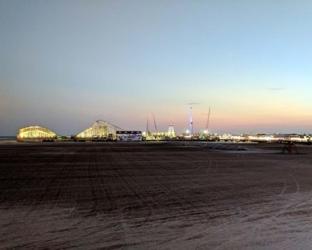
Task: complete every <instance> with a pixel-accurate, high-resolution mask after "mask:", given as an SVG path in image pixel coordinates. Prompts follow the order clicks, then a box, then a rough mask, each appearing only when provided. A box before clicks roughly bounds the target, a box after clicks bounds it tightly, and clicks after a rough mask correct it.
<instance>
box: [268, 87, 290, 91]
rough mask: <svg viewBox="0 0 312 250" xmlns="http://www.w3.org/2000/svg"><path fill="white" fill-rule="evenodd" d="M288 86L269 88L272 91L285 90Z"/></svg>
mask: <svg viewBox="0 0 312 250" xmlns="http://www.w3.org/2000/svg"><path fill="white" fill-rule="evenodd" d="M285 89H286V88H282V87H272V88H268V90H270V91H283V90H285Z"/></svg>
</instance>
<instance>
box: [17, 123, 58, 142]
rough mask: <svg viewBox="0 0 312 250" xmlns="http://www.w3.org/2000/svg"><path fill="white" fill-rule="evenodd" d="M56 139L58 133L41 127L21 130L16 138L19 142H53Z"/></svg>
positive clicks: (29, 127)
mask: <svg viewBox="0 0 312 250" xmlns="http://www.w3.org/2000/svg"><path fill="white" fill-rule="evenodd" d="M56 138H57V135H56V133H54V132H53V131H51V130H50V129H47V128H44V127H41V126H28V127H24V128H20V129H19V130H18V133H17V136H16V139H17V141H51V140H55V139H56Z"/></svg>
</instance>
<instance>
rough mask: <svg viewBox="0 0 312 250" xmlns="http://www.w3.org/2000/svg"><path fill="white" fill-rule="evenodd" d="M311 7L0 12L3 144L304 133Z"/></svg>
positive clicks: (69, 4) (62, 4)
mask: <svg viewBox="0 0 312 250" xmlns="http://www.w3.org/2000/svg"><path fill="white" fill-rule="evenodd" d="M311 28H312V1H309V0H307V1H303V0H298V1H287V0H276V1H273V0H268V1H265V0H261V1H256V0H254V1H250V0H246V1H243V0H235V1H233V0H228V1H222V0H215V1H209V0H206V1H204V0H203V1H201V0H193V1H191V0H189V1H183V0H178V1H173V0H171V1H170V0H169V1H161V0H157V1H126V0H124V1H118V0H117V1H116V0H114V1H104V0H103V1H98V0H97V1H92V0H90V1H87V0H86V1H78V0H77V1H66V0H62V1H54V0H51V1H39V0H38V1H30V0H28V1H14V0H0V31H1V33H0V135H15V134H16V131H17V129H18V128H19V127H23V126H25V125H31V124H39V125H42V126H46V127H48V128H50V129H52V130H53V131H55V132H57V133H58V134H68V135H70V134H75V133H77V132H79V131H80V130H83V129H84V128H86V127H87V126H89V125H91V124H92V123H93V122H94V121H95V120H98V119H102V120H107V121H110V122H112V123H114V124H117V125H118V126H120V127H121V128H125V129H141V130H144V129H145V126H146V119H147V117H148V116H149V114H151V113H154V114H155V117H156V120H157V123H158V126H159V127H160V128H161V129H163V130H166V129H167V127H168V125H169V124H174V125H175V128H176V130H177V131H182V130H183V129H185V128H187V126H188V107H187V103H189V102H196V103H198V104H197V105H194V127H195V130H197V131H198V130H199V129H201V128H203V127H204V126H205V123H206V117H207V112H208V109H209V107H211V108H212V116H211V131H212V132H220V133H221V132H231V133H241V132H246V133H258V132H269V133H270V132H300V133H301V132H306V133H312V98H311V94H312V32H311Z"/></svg>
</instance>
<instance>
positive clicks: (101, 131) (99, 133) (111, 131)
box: [75, 120, 121, 140]
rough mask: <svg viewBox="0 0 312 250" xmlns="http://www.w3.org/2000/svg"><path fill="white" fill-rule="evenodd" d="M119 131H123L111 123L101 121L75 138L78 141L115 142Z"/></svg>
mask: <svg viewBox="0 0 312 250" xmlns="http://www.w3.org/2000/svg"><path fill="white" fill-rule="evenodd" d="M117 130H121V129H120V128H119V127H117V126H116V125H113V124H111V123H109V122H106V121H101V120H99V121H96V122H95V123H93V124H92V126H91V127H89V128H87V129H85V130H83V131H82V132H80V133H78V134H77V135H76V136H75V138H76V139H77V140H115V139H116V131H117Z"/></svg>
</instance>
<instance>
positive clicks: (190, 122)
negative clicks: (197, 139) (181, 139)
mask: <svg viewBox="0 0 312 250" xmlns="http://www.w3.org/2000/svg"><path fill="white" fill-rule="evenodd" d="M196 104H199V103H197V102H191V103H188V105H189V109H190V113H189V130H190V131H189V132H190V134H189V135H190V136H191V137H192V136H193V134H194V123H193V105H196Z"/></svg>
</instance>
